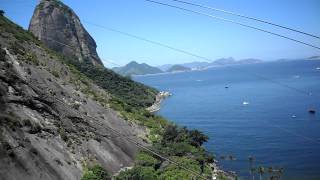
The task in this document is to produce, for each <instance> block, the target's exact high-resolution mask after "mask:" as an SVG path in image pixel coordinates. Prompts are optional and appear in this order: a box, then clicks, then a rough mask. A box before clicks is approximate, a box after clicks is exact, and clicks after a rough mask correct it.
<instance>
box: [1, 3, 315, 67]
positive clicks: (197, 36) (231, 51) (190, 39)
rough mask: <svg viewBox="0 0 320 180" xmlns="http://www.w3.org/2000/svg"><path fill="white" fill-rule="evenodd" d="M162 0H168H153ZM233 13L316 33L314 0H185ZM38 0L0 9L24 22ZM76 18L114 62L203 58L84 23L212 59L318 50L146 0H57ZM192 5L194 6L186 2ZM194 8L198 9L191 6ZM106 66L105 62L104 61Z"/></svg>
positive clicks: (103, 55)
mask: <svg viewBox="0 0 320 180" xmlns="http://www.w3.org/2000/svg"><path fill="white" fill-rule="evenodd" d="M158 1H161V2H168V3H170V0H158ZM188 1H191V2H196V3H202V4H206V5H209V6H213V7H216V8H221V9H225V10H229V11H234V12H237V13H241V14H245V15H248V16H254V17H258V18H261V19H265V20H269V21H272V22H275V23H278V24H282V25H285V26H289V27H292V28H296V29H300V30H303V31H306V32H309V33H313V34H316V35H318V36H320V19H319V18H320V1H319V0H273V1H271V0H188ZM38 2H39V1H38V0H0V9H4V10H5V12H6V16H7V17H9V18H10V19H11V20H13V21H14V22H16V23H18V24H19V25H21V26H23V27H24V28H27V27H28V24H29V20H30V18H31V16H32V13H33V9H34V7H35V5H36V4H37V3H38ZM63 2H64V3H65V4H67V5H68V6H70V7H71V8H72V9H73V10H74V11H75V12H76V13H77V14H78V16H79V17H80V19H81V20H82V22H83V25H84V26H85V27H86V28H87V30H88V32H89V33H90V34H91V35H92V36H93V37H94V39H95V40H96V42H97V45H98V53H99V55H100V57H101V58H102V59H105V60H107V59H110V60H113V61H114V62H116V63H117V64H121V65H123V64H126V63H128V62H129V61H132V60H135V61H138V62H146V63H148V64H151V65H160V64H167V63H171V64H172V63H182V62H190V61H203V60H199V59H197V58H194V57H190V56H188V55H185V54H182V53H179V52H175V51H172V50H170V49H166V48H163V47H160V46H157V45H153V44H150V43H147V42H144V41H140V40H137V39H133V38H130V37H127V36H124V35H121V34H117V33H115V32H111V31H108V30H105V29H101V28H98V27H95V26H92V25H90V24H87V23H85V22H91V23H95V24H99V25H103V26H108V27H112V28H115V29H118V30H121V31H124V32H128V33H132V34H135V35H138V36H141V37H144V38H147V39H150V40H154V41H158V42H161V43H164V44H167V45H170V46H173V47H176V48H180V49H184V50H187V51H190V52H193V53H195V54H199V55H201V56H205V57H208V58H210V59H212V60H215V59H217V58H222V57H234V58H236V59H243V58H249V57H253V58H260V59H263V60H274V59H279V58H299V57H307V56H313V55H320V51H319V50H316V49H313V48H311V47H307V46H304V45H301V44H296V43H294V42H291V41H288V40H285V39H281V38H279V37H275V36H272V35H269V34H265V33H262V32H258V31H255V30H252V29H248V28H245V27H241V26H238V25H235V24H230V23H227V22H222V21H219V20H214V19H210V18H208V17H204V16H199V15H195V14H191V13H188V12H183V11H180V10H177V9H172V8H169V7H164V6H159V5H155V4H151V3H149V2H146V1H144V0H90V1H89V0H63ZM190 8H194V7H190ZM195 9H196V10H201V9H199V8H195ZM204 12H207V13H211V14H213V15H217V16H223V17H225V18H229V19H233V20H237V21H240V20H241V22H244V23H250V24H251V25H255V26H257V27H263V28H266V29H268V30H272V31H275V32H277V33H282V34H284V35H287V36H290V37H294V38H297V39H299V40H303V41H306V42H308V43H311V44H314V45H317V46H320V40H319V39H312V38H309V37H306V36H301V35H299V34H295V33H291V32H288V31H284V30H281V29H279V28H274V27H271V26H267V25H263V24H259V23H255V22H251V21H247V20H243V19H239V18H235V17H233V16H230V15H225V14H221V13H217V12H210V11H207V10H204ZM104 63H105V65H106V66H110V65H111V64H109V63H108V62H106V61H104Z"/></svg>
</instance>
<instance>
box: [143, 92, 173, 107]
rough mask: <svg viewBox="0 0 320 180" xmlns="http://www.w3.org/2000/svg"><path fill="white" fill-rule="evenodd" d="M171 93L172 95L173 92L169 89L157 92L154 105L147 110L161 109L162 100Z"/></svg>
mask: <svg viewBox="0 0 320 180" xmlns="http://www.w3.org/2000/svg"><path fill="white" fill-rule="evenodd" d="M171 95H172V94H171V93H170V92H168V91H161V92H159V93H158V94H157V96H156V101H155V102H154V103H153V105H152V106H150V107H148V108H147V110H148V111H149V112H157V111H159V110H160V108H161V102H162V101H163V100H164V99H165V98H167V97H169V96H171Z"/></svg>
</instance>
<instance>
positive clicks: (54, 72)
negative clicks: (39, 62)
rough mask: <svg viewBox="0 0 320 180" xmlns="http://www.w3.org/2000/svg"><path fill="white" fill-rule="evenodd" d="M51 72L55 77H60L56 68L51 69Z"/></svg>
mask: <svg viewBox="0 0 320 180" xmlns="http://www.w3.org/2000/svg"><path fill="white" fill-rule="evenodd" d="M51 74H52V75H53V76H54V77H56V78H59V77H60V75H59V73H58V71H56V70H53V71H52V72H51Z"/></svg>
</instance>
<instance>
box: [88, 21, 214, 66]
mask: <svg viewBox="0 0 320 180" xmlns="http://www.w3.org/2000/svg"><path fill="white" fill-rule="evenodd" d="M82 22H84V23H85V24H89V25H92V26H96V27H99V28H102V29H106V30H108V31H112V32H116V33H118V34H122V35H125V36H128V37H132V38H135V39H138V40H141V41H145V42H148V43H151V44H155V45H158V46H161V47H165V48H168V49H171V50H173V51H176V52H180V53H183V54H186V55H189V56H192V57H196V58H199V59H203V60H205V61H210V62H211V59H209V58H206V57H204V56H201V55H198V54H195V53H192V52H189V51H186V50H183V49H179V48H176V47H173V46H169V45H167V44H164V43H160V42H157V41H153V40H150V39H147V38H144V37H141V36H137V35H134V34H130V33H127V32H124V31H120V30H117V29H114V28H111V27H107V26H102V25H98V24H95V23H92V22H88V21H82Z"/></svg>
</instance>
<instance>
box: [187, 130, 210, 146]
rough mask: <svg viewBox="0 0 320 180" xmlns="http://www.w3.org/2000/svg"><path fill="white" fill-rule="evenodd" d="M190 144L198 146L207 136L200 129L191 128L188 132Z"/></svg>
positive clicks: (205, 140)
mask: <svg viewBox="0 0 320 180" xmlns="http://www.w3.org/2000/svg"><path fill="white" fill-rule="evenodd" d="M189 138H190V144H191V145H193V146H195V147H200V146H202V144H203V143H204V142H207V141H208V139H209V137H208V136H206V135H204V134H203V133H202V132H201V131H198V130H191V131H190V132H189Z"/></svg>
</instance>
